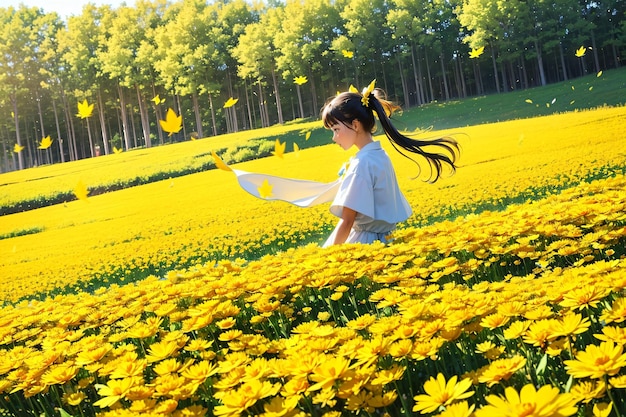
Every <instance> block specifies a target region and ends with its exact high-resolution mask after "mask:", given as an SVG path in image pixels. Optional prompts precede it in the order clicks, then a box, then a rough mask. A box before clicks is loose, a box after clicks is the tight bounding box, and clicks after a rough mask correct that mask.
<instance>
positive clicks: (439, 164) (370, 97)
mask: <svg viewBox="0 0 626 417" xmlns="http://www.w3.org/2000/svg"><path fill="white" fill-rule="evenodd" d="M350 90H351V91H349V92H345V93H341V94H339V95H337V96H336V97H334V98H333V99H331V100H330V101H329V102H328V103H327V104H326V105H325V106H324V108H323V109H322V120H323V123H324V127H326V128H330V127H332V126H333V125H334V124H337V123H343V124H345V125H350V124H351V123H352V121H354V120H358V121H360V122H361V124H362V125H363V128H365V129H368V130H369V131H370V132H372V133H374V131H375V129H376V120H375V118H374V112H375V113H376V115H377V116H378V120H379V121H380V124H381V126H382V128H383V130H384V131H385V135H386V136H387V138H388V139H389V141H390V142H391V144H392V145H393V147H394V148H395V150H396V151H398V153H400V154H401V155H402V156H404V157H406V158H408V159H410V160H411V161H413V162H414V163H415V165H417V167H418V170H419V171H418V174H417V176H419V174H420V173H421V166H420V164H419V163H418V162H417V161H416V160H415V159H413V158H412V157H411V156H409V155H408V153H413V154H418V155H420V156H421V157H423V158H424V159H425V160H426V162H427V163H428V166H429V167H430V175H429V177H428V181H429V182H435V181H437V180H438V179H439V178H440V177H441V174H442V173H443V170H444V165H447V166H448V167H449V168H450V169H451V170H452V172H455V171H456V165H455V162H456V160H457V158H458V156H459V154H460V147H459V144H458V142H457V141H456V140H455V139H454V138H451V137H440V138H433V139H424V140H419V139H414V138H410V137H408V136H406V135H403V134H402V133H400V132H399V131H398V129H396V127H395V126H394V125H393V124H392V123H391V119H390V117H391V116H392V115H393V113H394V112H395V111H397V110H399V109H400V107H399V106H397V105H395V104H393V103H392V102H390V101H388V100H387V99H386V98H385V95H384V92H383V91H382V90H381V89H378V88H376V89H375V88H374V82H373V81H372V83H371V84H370V85H369V87H368V88H367V89H366V90H364V91H363V93H362V94H359V93H358V92H356V89H354V87H352V86H351V88H350ZM425 147H435V148H438V150H439V152H437V151H432V152H429V151H426V150H425V149H424V148H425ZM417 176H416V177H417Z"/></svg>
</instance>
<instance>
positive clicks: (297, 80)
mask: <svg viewBox="0 0 626 417" xmlns="http://www.w3.org/2000/svg"><path fill="white" fill-rule="evenodd" d="M307 81H309V80H307V78H306V76H304V75H301V76H299V77H295V78H294V79H293V82H294V83H296V84H298V85H302V84H306V82H307Z"/></svg>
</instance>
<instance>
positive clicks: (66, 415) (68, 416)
mask: <svg viewBox="0 0 626 417" xmlns="http://www.w3.org/2000/svg"><path fill="white" fill-rule="evenodd" d="M59 412H60V413H61V417H73V416H72V415H71V414H70V413H68V412H67V411H65V410H64V409H62V408H59Z"/></svg>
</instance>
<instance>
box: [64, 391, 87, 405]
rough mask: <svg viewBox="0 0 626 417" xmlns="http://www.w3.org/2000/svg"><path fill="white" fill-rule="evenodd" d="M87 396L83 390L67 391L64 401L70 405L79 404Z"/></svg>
mask: <svg viewBox="0 0 626 417" xmlns="http://www.w3.org/2000/svg"><path fill="white" fill-rule="evenodd" d="M85 398H86V395H85V394H84V393H82V392H66V393H65V394H63V402H64V403H65V404H68V405H72V406H77V405H78V404H80V403H81V402H83V400H84V399H85Z"/></svg>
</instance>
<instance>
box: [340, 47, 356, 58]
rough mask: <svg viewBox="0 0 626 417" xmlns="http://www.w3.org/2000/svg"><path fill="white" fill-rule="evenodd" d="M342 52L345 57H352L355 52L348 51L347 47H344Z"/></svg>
mask: <svg viewBox="0 0 626 417" xmlns="http://www.w3.org/2000/svg"><path fill="white" fill-rule="evenodd" d="M341 53H342V54H343V57H344V58H352V57H353V56H354V52H352V51H348V50H346V49H343V50H342V51H341Z"/></svg>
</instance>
